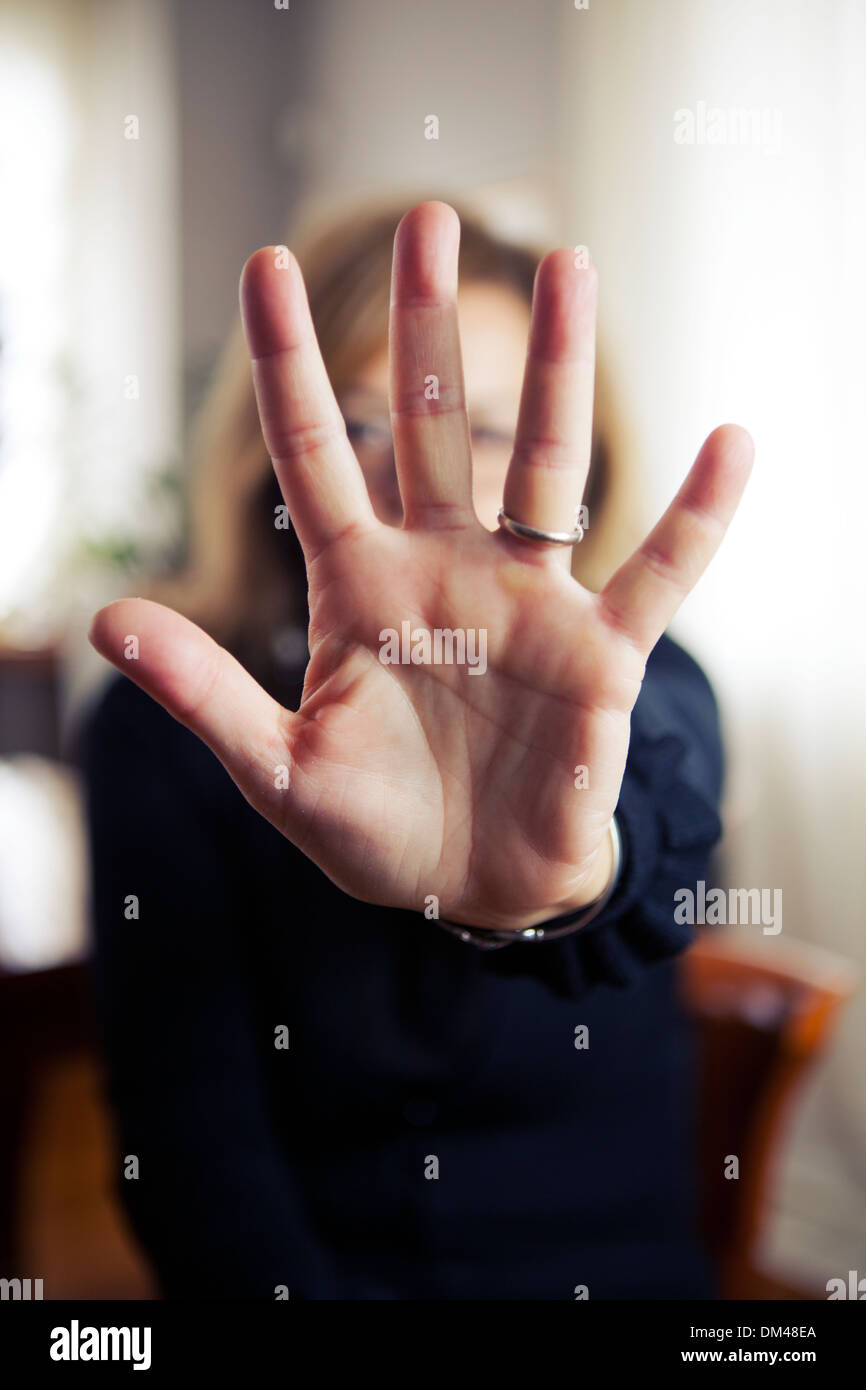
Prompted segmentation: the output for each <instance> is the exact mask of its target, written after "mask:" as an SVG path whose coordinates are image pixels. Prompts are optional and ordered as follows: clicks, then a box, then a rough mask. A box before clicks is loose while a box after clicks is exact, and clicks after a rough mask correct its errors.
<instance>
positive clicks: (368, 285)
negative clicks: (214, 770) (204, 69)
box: [155, 206, 636, 678]
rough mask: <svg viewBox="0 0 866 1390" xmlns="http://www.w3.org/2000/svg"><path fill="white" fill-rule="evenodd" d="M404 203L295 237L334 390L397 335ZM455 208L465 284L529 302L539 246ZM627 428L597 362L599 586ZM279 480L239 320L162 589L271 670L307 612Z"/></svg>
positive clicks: (611, 535)
mask: <svg viewBox="0 0 866 1390" xmlns="http://www.w3.org/2000/svg"><path fill="white" fill-rule="evenodd" d="M404 211H405V208H404V207H402V206H401V207H400V208H396V207H393V206H389V207H381V206H379V207H374V208H372V209H367V210H355V211H354V212H352V213H350V214H348V215H343V216H341V217H339V218H338V219H336V220H331V221H330V222H329V223H328V224H326V225H324V226H322V225H320V226H318V227H315V228H312V229H311V230H310V231H309V233H308V235H307V236H306V237H304V238H303V239H302V240H301V241H300V243H297V242H295V243H293V250H294V251H295V254H296V255H297V257H298V260H299V262H300V265H301V268H302V270H303V273H304V279H305V282H306V286H307V293H308V297H309V302H310V309H311V313H312V317H313V322H314V325H315V329H316V334H317V337H318V341H319V345H320V347H321V351H322V356H323V358H324V362H325V366H326V368H327V371H328V375H329V377H330V380H331V384H332V385H333V388H334V391H335V392H336V393H337V395H338V396H339V394H340V392H341V391H342V390H343V389H344V388H345V387H346V386H347V385H348V384H349V383H350V382H351V381H352V379H353V377H354V376H355V374H356V373H357V371H358V370H359V368H360V367H361V366H362V365H363V364H365V363H366V362H367V361H369V359H370V358H371V357H372V356H373V355H374V354H376V353H377V352H379V351H380V350H381V348H382V347H383V345H384V344H385V343H386V342H387V333H388V300H389V287H390V267H391V252H392V246H393V240H394V233H395V231H396V228H397V224H398V222H399V220H400V218H401V216H402V214H403V212H404ZM457 211H458V213H459V214H460V220H461V241H460V279H461V283H462V284H468V283H479V282H483V283H487V284H495V285H501V286H503V288H507V289H510V290H511V291H512V292H514V293H516V294H518V295H519V296H520V297H522V298H523V299H524V300H525V302H526V303H527V305H528V304H529V303H531V298H532V285H533V280H534V276H535V270H536V267H537V264H538V260H539V259H540V256H539V254H537V253H536V252H534V251H532V250H530V249H529V248H527V247H525V246H519V245H515V244H513V243H511V242H508V241H505V240H503V239H501V238H500V237H498V236H496V235H495V234H494V233H493V232H492V231H490V230H488V228H487V227H486V226H485V225H484V224H483V223H482V222H481V221H480V220H479V219H478V218H476V217H474V216H473V215H472V214H471V213H467V212H466V211H465V210H461V209H460V208H459V207H458V209H457ZM622 433H623V431H622V429H621V427H620V428H619V430H618V429H617V426H616V419H615V417H614V415H613V413H612V411H611V409H610V402H609V400H608V396H607V380H606V376H605V372H604V366H603V363H602V362H599V364H598V367H597V373H596V411H595V424H594V429H593V450H592V464H591V468H590V476H589V481H588V485H587V490H586V494H585V496H584V501H585V503H586V505H587V507H588V510H589V522H590V524H589V526H588V528H587V532H586V539H585V540H584V542H583V543H582V544H581V545H580V546H578V547H576V549H575V561H574V573H575V575H576V577H577V578H578V579H580V581H581V582H582V583H584V584H586V585H587V586H588V587H589V588H592V589H597V588H599V587H601V585H602V584H603V583H604V581H605V579H606V578H607V577H608V576H609V574H610V573H612V571H613V569H614V568H615V567H616V564H618V563H619V562H620V560H621V559H622V558H624V556H625V555H626V554H627V553H628V552H629V551H630V550H631V549H632V548H633V545H634V539H635V537H634V527H635V521H636V518H635V516H634V509H633V505H632V499H633V496H634V492H633V488H632V487H631V485H630V478H629V476H628V470H627V465H626V457H625V453H626V451H625V448H624V442H623V439H622ZM272 488H273V470H272V468H271V462H270V459H269V457H268V452H267V449H266V448H265V444H264V441H263V439H262V435H261V429H260V426H259V420H258V414H257V411H256V405H255V398H254V394H253V388H252V380H251V373H250V365H249V356H248V353H247V349H246V345H245V343H244V339H243V335H242V332H241V327H240V322H239V321H238V323H237V324H236V326H235V328H234V330H233V331H232V333H231V336H230V338H229V341H228V343H227V345H226V347H225V350H224V351H223V353H222V355H221V358H220V360H219V363H218V365H217V369H216V371H215V374H214V377H213V380H212V383H211V386H210V389H209V392H208V394H207V397H206V399H205V402H204V405H203V407H202V409H201V411H200V413H199V416H198V420H197V424H196V427H195V429H194V433H193V439H192V476H191V488H190V503H189V529H188V559H187V563H186V566H185V568H184V570H183V572H182V573H181V574H180V575H178V576H177V577H176V578H175V579H173V580H171V581H163V582H162V583H161V584H160V585H159V586H158V590H159V592H158V593H157V594H155V596H156V597H159V598H160V599H162V600H163V601H165V602H168V603H170V604H171V606H172V607H175V608H177V609H179V610H180V611H181V612H184V613H186V614H187V615H188V616H190V617H192V618H193V619H194V620H195V621H196V622H198V623H199V624H200V625H201V626H202V627H204V628H205V629H206V630H207V631H209V632H210V633H211V634H212V635H213V636H214V637H216V638H217V640H218V641H220V642H222V643H223V644H224V645H225V646H228V647H229V648H230V649H232V650H234V651H235V652H237V653H238V655H239V656H240V657H241V659H242V660H246V662H247V664H248V665H252V666H253V667H255V666H259V667H266V666H267V665H268V662H269V660H270V658H269V656H268V651H269V648H270V646H271V644H272V642H273V637H274V634H275V633H276V632H277V631H278V630H279V629H280V628H281V627H283V626H285V625H286V624H287V623H290V622H297V621H299V620H303V618H304V617H305V616H306V592H305V587H304V585H303V574H302V570H299V573H298V583H297V584H296V585H294V586H293V585H292V584H291V583H290V582H289V577H288V575H287V569H286V564H285V561H284V560H281V559H280V553H279V550H278V544H279V543H282V544H285V541H286V533H285V532H279V533H278V532H276V531H275V527H274V515H273V507H272V505H271V506H267V507H266V502H267V500H268V499H269V498H270V497H271V496H272ZM293 588H294V590H295V591H294V592H292V589H293ZM257 674H260V673H259V672H257ZM260 678H261V674H260Z"/></svg>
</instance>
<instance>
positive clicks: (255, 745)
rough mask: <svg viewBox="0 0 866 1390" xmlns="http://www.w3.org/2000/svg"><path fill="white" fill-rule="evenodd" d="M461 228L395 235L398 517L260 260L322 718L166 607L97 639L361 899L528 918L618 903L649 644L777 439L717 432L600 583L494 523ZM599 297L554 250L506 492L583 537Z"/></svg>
mask: <svg viewBox="0 0 866 1390" xmlns="http://www.w3.org/2000/svg"><path fill="white" fill-rule="evenodd" d="M458 241H459V224H458V222H457V218H456V215H455V214H454V213H453V211H452V210H451V209H450V208H448V207H446V206H445V205H444V204H441V203H426V204H422V205H420V206H419V207H416V208H414V209H413V210H412V211H411V212H410V213H409V214H407V216H406V217H405V218H404V219H403V221H402V223H401V224H400V228H399V229H398V233H397V238H396V241H395V251H394V269H393V279H392V313H391V331H390V363H391V412H392V429H393V436H394V451H395V460H396V465H397V472H398V477H399V482H400V491H401V496H402V500H403V512H404V520H403V526H402V527H401V528H399V529H397V528H394V527H389V526H386V525H384V524H383V523H382V522H380V521H379V520H377V518H376V516H375V515H374V512H373V508H372V504H371V502H370V498H369V496H368V493H367V489H366V486H365V483H364V478H363V474H362V472H361V469H360V466H359V464H358V462H357V460H356V458H355V456H354V454H353V452H352V449H351V447H350V445H349V442H348V438H347V435H346V431H345V426H344V423H343V420H342V417H341V416H340V412H339V409H338V407H337V403H336V401H335V399H334V395H333V393H332V391H331V388H330V384H329V382H328V379H327V375H326V372H325V368H324V365H323V363H322V360H321V356H320V354H319V350H318V346H317V344H316V339H315V334H314V331H313V327H312V323H311V320H310V315H309V309H308V307H307V302H306V295H305V292H304V287H303V282H302V279H301V275H300V271H299V269H298V266H297V263H296V262H295V261H294V259H293V258H292V257H286V256H285V254H284V253H283V254H282V255H281V254H280V253H279V252H278V251H277V250H276V248H267V249H265V250H262V251H259V252H257V253H256V255H254V256H253V257H252V258H251V259H250V261H249V262H248V263H247V265H246V267H245V268H244V274H243V277H242V286H241V292H242V308H243V313H244V322H245V328H246V333H247V339H248V342H249V346H250V352H251V356H252V363H253V375H254V381H255V386H256V394H257V399H258V403H259V413H260V417H261V423H262V429H263V433H264V437H265V441H266V443H267V446H268V449H269V451H270V454H271V456H272V458H273V460H274V466H275V469H276V472H277V476H278V478H279V481H280V485H281V488H282V491H283V495H284V498H285V501H286V503H287V506H288V508H289V511H290V514H291V516H292V520H293V523H294V525H295V527H296V530H297V533H298V537H299V539H300V542H301V545H302V546H303V550H304V554H305V558H306V564H307V574H308V581H309V590H310V593H309V601H310V662H309V666H308V669H307V674H306V680H305V684H304V694H303V700H302V703H301V705H300V708H299V710H298V711H297V713H294V712H291V711H289V710H286V709H283V708H282V707H281V706H280V705H278V704H277V703H276V702H275V701H274V700H273V699H271V697H270V696H269V695H267V694H266V693H265V691H263V690H262V689H261V687H260V686H258V685H257V684H256V682H255V681H254V680H253V679H252V677H251V676H250V675H249V674H248V673H247V672H246V671H244V670H243V669H242V667H241V666H240V665H239V664H238V663H237V662H236V661H235V660H234V658H233V657H231V656H230V655H229V654H228V653H227V652H225V651H224V650H223V649H221V648H220V647H218V646H217V645H216V643H214V642H213V641H212V640H211V639H210V638H209V637H208V636H206V635H205V634H204V633H203V632H202V631H201V630H200V629H198V628H196V627H195V626H194V625H193V624H192V623H189V622H188V621H187V620H186V619H184V618H181V617H180V616H179V615H178V614H176V613H173V612H171V611H170V610H169V609H166V608H163V607H161V606H159V605H157V604H153V603H149V602H146V601H144V600H140V599H130V600H121V601H119V602H117V603H114V604H111V605H109V606H108V607H107V608H105V609H103V610H102V611H101V612H100V613H99V614H97V616H96V618H95V620H94V624H93V628H92V631H91V640H92V641H93V642H94V644H95V646H96V647H97V649H98V650H99V651H100V652H101V653H102V654H103V655H104V656H106V657H108V658H109V659H110V660H111V661H113V662H114V663H115V664H116V665H117V666H118V667H119V668H120V669H121V670H123V671H124V672H125V673H126V674H128V675H130V676H131V677H132V678H133V679H134V680H136V681H137V682H138V684H140V685H141V686H142V687H143V688H144V689H145V690H147V691H149V692H150V693H151V694H152V695H153V696H154V697H155V698H156V699H157V700H159V701H160V702H161V703H162V704H163V705H164V706H165V707H166V709H168V710H169V711H170V713H172V714H173V715H174V716H175V717H176V718H178V719H180V720H181V721H182V722H183V723H184V724H186V725H187V726H188V727H189V728H190V729H192V730H193V731H194V732H195V733H196V734H198V735H199V736H200V737H201V738H202V739H204V741H205V742H206V743H207V744H208V745H209V747H210V748H212V749H213V751H214V753H215V754H216V755H217V757H219V758H220V760H221V761H222V762H223V764H224V765H225V767H226V768H227V770H228V771H229V773H230V774H231V776H232V777H233V778H234V780H235V782H236V783H237V785H238V786H239V788H240V789H241V791H242V792H243V793H244V795H245V796H246V797H247V799H248V800H249V801H250V802H251V803H252V804H253V805H254V806H255V807H256V808H257V809H258V810H259V811H260V812H261V813H262V814H263V815H265V816H266V817H267V818H268V819H269V820H270V821H271V822H273V824H274V825H275V826H277V828H278V829H279V830H280V831H282V833H283V834H284V835H286V836H287V837H288V838H289V839H290V840H291V841H292V842H293V843H294V844H296V845H297V846H298V847H299V848H300V849H301V850H303V852H304V853H305V854H307V855H309V857H310V858H311V859H313V860H314V861H315V862H316V863H317V864H318V865H319V866H320V867H321V868H322V869H323V870H324V871H325V873H327V874H328V875H329V876H330V877H331V878H332V879H333V880H334V881H335V882H336V883H337V884H339V885H340V887H342V888H343V889H345V891H346V892H348V893H350V894H352V895H353V896H356V897H359V898H363V899H365V900H367V901H371V902H377V903H382V904H386V905H388V906H393V907H402V908H410V909H416V910H419V911H420V910H423V908H424V906H425V902H426V900H427V899H428V898H429V897H430V896H431V895H435V897H436V898H437V899H438V903H439V911H440V913H441V915H442V917H444V918H447V919H450V920H452V921H457V922H463V923H467V924H472V925H476V926H480V927H493V928H500V929H506V930H508V929H511V928H514V929H517V928H520V927H524V926H527V925H530V924H532V923H535V922H538V921H541V920H543V919H545V918H547V917H550V916H554V915H556V914H558V913H561V912H564V911H566V910H567V909H570V908H572V907H576V906H579V905H581V904H582V903H585V902H589V901H590V900H591V899H592V898H594V897H595V896H596V895H597V894H598V893H599V892H600V891H601V890H602V889H603V887H604V885H605V882H606V880H607V878H608V876H609V872H610V848H609V840H608V837H607V833H606V831H607V826H608V823H609V821H610V817H611V815H612V814H613V812H614V810H615V807H616V803H617V799H618V796H619V789H620V784H621V781H622V776H623V772H624V769H625V762H626V755H627V751H628V741H629V723H630V714H631V710H632V708H633V706H634V703H635V701H636V699H637V696H638V693H639V691H640V685H641V680H642V678H643V673H644V668H645V664H646V660H647V657H648V655H649V653H650V651H651V650H652V647H653V646H654V644H655V643H656V641H657V640H658V638H659V637H660V635H661V633H662V632H663V631H664V629H665V627H666V626H667V624H668V622H669V621H670V618H671V617H672V615H673V613H674V612H675V611H676V609H677V607H678V606H679V604H680V603H681V602H682V600H683V598H684V597H685V595H686V594H687V593H688V592H689V590H690V589H691V588H692V587H693V585H694V584H695V582H696V581H697V579H698V577H699V576H700V574H701V573H702V572H703V570H704V568H705V567H706V565H707V564H708V563H709V560H710V559H711V557H712V555H713V553H714V551H715V549H716V547H717V546H718V544H719V542H720V540H721V537H722V535H723V533H724V530H725V528H726V526H727V524H728V522H729V521H730V518H731V516H732V515H733V512H734V510H735V508H736V505H737V503H738V501H739V497H740V494H741V492H742V489H743V487H744V485H745V482H746V478H747V476H748V472H749V468H750V466H751V456H752V448H751V441H750V440H749V437H748V435H746V434H745V432H744V431H742V430H740V429H738V428H737V427H735V426H723V427H721V428H720V429H718V430H716V431H714V433H713V434H712V435H710V437H709V439H708V440H707V441H706V443H705V444H704V446H703V448H702V449H701V452H700V454H699V455H698V458H697V461H696V462H695V464H694V466H693V467H692V469H691V471H690V473H689V475H688V477H687V478H686V481H685V482H684V484H683V486H682V487H681V489H680V491H679V493H678V495H677V497H676V498H675V499H674V501H673V502H672V503H671V505H670V507H669V508H668V510H667V512H666V513H665V515H664V516H663V518H662V519H661V521H660V522H659V523H658V525H657V526H656V527H655V528H654V530H653V531H652V532H651V533H650V535H649V536H648V537H647V539H646V540H645V541H644V543H643V545H642V546H641V547H640V548H639V549H638V550H637V551H636V552H635V554H634V555H633V556H632V557H631V559H630V560H628V561H627V562H626V564H625V565H623V566H622V568H621V569H620V570H619V571H618V572H617V573H616V574H615V575H614V576H613V578H612V579H611V580H610V581H609V583H608V584H607V586H606V587H605V589H604V590H603V591H602V592H601V593H600V594H593V593H591V592H589V591H587V590H585V589H583V588H581V586H580V585H579V584H577V583H576V582H575V580H573V579H572V577H571V574H570V570H569V562H570V556H571V551H570V549H567V548H564V547H558V546H554V545H548V544H542V543H538V542H532V541H525V540H521V539H518V538H516V537H515V536H513V535H511V534H509V533H507V532H506V531H504V530H500V531H498V532H497V533H495V534H491V533H490V532H488V531H487V530H486V529H485V528H484V527H483V526H482V525H481V523H480V521H479V520H478V518H477V516H476V514H475V511H474V508H473V504H472V463H471V454H470V432H469V422H468V416H467V412H466V405H465V400H464V391H463V378H462V369H461V362H460V346H459V339H458V333H457V311H456V292H457V253H458ZM595 302H596V274H595V271H594V270H593V269H592V268H588V269H583V268H580V267H578V266H576V265H575V262H574V258H573V256H572V254H571V252H568V251H558V252H553V253H552V254H551V255H549V256H547V257H546V258H545V260H544V261H542V263H541V266H540V267H539V273H538V276H537V279H536V286H535V295H534V301H533V311H532V326H531V330H530V344H529V354H528V359H527V367H526V374H525V379H524V388H523V394H522V398H521V404H520V413H519V418H518V425H517V433H516V438H515V445H514V452H513V455H512V460H511V463H510V466H509V470H508V475H507V479H506V484H505V495H504V506H505V510H506V511H507V513H508V515H509V516H511V517H513V518H515V519H516V520H519V521H521V522H524V523H526V524H529V525H531V526H534V527H541V528H545V529H553V530H556V531H564V530H565V531H567V530H569V529H570V528H571V526H572V524H573V520H574V517H575V514H576V511H577V508H578V505H579V503H580V500H581V497H582V494H583V490H584V485H585V482H586V476H587V472H588V468H589V454H590V441H591V433H592V395H593V364H594V337H595V327H594V325H595ZM131 637H134V638H135V639H136V641H135V642H134V643H131V642H130V640H129V639H130V638H131ZM578 769H583V771H578Z"/></svg>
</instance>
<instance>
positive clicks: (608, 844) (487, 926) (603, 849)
mask: <svg viewBox="0 0 866 1390" xmlns="http://www.w3.org/2000/svg"><path fill="white" fill-rule="evenodd" d="M621 858H622V841H621V839H620V834H619V827H618V825H617V822H616V816H615V815H614V816H611V819H610V822H609V825H608V833H607V834H606V835H605V836H604V839H603V841H602V843H601V845H600V846H599V848H598V851H597V853H596V855H595V857H594V859H593V862H592V865H591V867H590V869H589V871H588V872H587V874H586V875H585V876H583V877H582V879H581V883H580V887H579V888H577V889H575V891H574V893H573V894H571V895H569V896H568V897H567V898H565V899H562V900H561V901H559V902H557V903H554V904H551V905H550V907H549V908H544V909H541V910H539V911H538V912H534V913H531V914H530V913H527V914H526V915H525V916H524V917H523V918H520V919H515V920H514V921H510V922H503V921H502V920H501V919H500V920H498V921H497V922H496V923H494V924H491V923H489V922H487V923H483V924H480V923H477V922H475V923H472V924H463V923H457V922H454V921H450V922H446V921H442V920H439V925H440V926H441V927H443V928H444V929H445V930H446V931H448V932H450V933H452V934H453V935H456V936H459V937H460V938H461V939H462V940H464V941H467V942H470V941H471V942H472V943H473V944H474V945H476V946H479V947H482V948H483V947H496V946H505V945H509V944H510V943H511V942H512V941H541V940H549V939H551V938H554V937H558V936H565V935H568V934H569V933H571V932H573V931H578V930H579V929H580V928H581V927H582V926H584V925H586V924H587V923H588V922H590V921H592V920H593V919H594V918H595V917H596V916H597V915H598V913H599V912H601V910H602V908H603V907H604V906H605V905H606V903H607V902H608V901H609V900H610V898H611V896H612V895H613V892H614V889H615V888H616V885H617V883H618V881H619V874H620V866H621Z"/></svg>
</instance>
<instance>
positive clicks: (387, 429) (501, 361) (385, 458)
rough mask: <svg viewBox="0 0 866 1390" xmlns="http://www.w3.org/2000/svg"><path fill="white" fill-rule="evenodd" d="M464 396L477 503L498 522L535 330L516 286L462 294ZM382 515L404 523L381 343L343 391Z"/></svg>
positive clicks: (485, 518)
mask: <svg viewBox="0 0 866 1390" xmlns="http://www.w3.org/2000/svg"><path fill="white" fill-rule="evenodd" d="M458 317H459V321H460V341H461V346H462V351H463V375H464V378H465V381H466V401H467V404H468V407H469V419H470V423H471V426H472V465H473V479H474V491H475V510H476V511H477V512H478V516H479V518H480V519H481V522H482V523H483V525H485V526H487V527H489V529H490V530H495V528H496V514H497V512H498V511H499V508H500V507H501V505H502V489H503V485H504V483H505V471H506V469H507V467H508V460H509V458H510V456H511V446H512V443H513V441H514V428H515V425H516V424H517V408H518V405H519V403H520V388H521V384H522V381H523V365H524V360H525V357H526V343H527V336H528V333H529V306H528V305H527V304H526V303H525V302H524V300H523V299H521V298H520V296H519V295H518V294H516V293H515V292H514V291H513V290H510V289H505V288H502V287H499V286H497V285H485V284H475V285H473V284H469V285H467V286H466V288H465V289H461V291H460V297H459V302H458ZM340 405H341V407H342V410H343V414H344V416H345V419H346V425H347V428H348V431H349V438H350V439H351V441H352V445H353V447H354V449H355V452H356V454H357V455H358V459H359V462H360V464H361V467H362V468H363V470H364V476H365V477H366V479H367V487H368V489H369V492H370V497H371V498H372V501H373V507H374V509H375V512H376V515H377V516H378V517H379V518H380V520H382V521H385V522H387V523H388V524H389V525H392V526H399V524H400V521H401V519H402V515H403V511H402V507H401V505H400V493H399V489H398V487H397V474H396V471H395V468H394V454H393V450H392V447H391V426H390V422H389V416H388V353H387V350H386V349H384V348H383V350H382V352H381V353H378V354H377V355H376V356H375V357H373V358H371V359H370V361H369V362H368V363H367V364H366V365H365V366H364V367H363V368H362V369H361V370H360V371H359V372H358V375H357V377H356V378H355V380H354V381H353V382H352V383H351V385H350V386H348V387H347V388H346V390H345V391H344V392H343V394H342V396H341V398H340Z"/></svg>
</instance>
